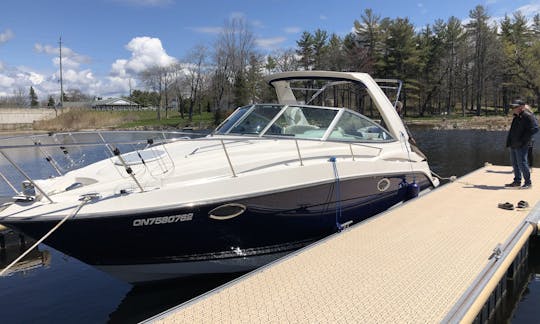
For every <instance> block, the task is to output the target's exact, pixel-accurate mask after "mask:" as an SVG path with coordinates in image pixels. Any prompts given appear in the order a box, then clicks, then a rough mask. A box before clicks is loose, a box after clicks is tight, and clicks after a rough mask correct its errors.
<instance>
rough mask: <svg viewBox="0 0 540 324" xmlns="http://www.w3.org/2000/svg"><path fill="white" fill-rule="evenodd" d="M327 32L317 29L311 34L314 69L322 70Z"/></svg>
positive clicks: (326, 48) (326, 49) (323, 67)
mask: <svg viewBox="0 0 540 324" xmlns="http://www.w3.org/2000/svg"><path fill="white" fill-rule="evenodd" d="M327 41H328V33H327V32H326V31H324V30H321V29H317V30H316V31H315V34H314V35H313V44H312V46H313V67H314V69H315V70H324V69H325V63H326V62H325V61H326V53H327V52H328V47H327V44H326V43H327Z"/></svg>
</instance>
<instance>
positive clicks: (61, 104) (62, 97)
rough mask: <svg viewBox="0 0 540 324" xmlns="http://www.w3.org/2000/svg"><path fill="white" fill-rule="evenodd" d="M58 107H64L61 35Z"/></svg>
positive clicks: (60, 43) (60, 42)
mask: <svg viewBox="0 0 540 324" xmlns="http://www.w3.org/2000/svg"><path fill="white" fill-rule="evenodd" d="M58 44H59V45H60V108H64V82H63V80H62V36H60V41H59V42H58Z"/></svg>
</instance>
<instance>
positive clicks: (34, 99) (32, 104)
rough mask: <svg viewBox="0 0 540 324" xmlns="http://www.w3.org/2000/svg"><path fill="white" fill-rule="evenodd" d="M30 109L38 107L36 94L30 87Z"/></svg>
mask: <svg viewBox="0 0 540 324" xmlns="http://www.w3.org/2000/svg"><path fill="white" fill-rule="evenodd" d="M29 98H30V107H37V106H38V105H39V101H38V96H37V95H36V92H35V91H34V87H32V86H30V93H29Z"/></svg>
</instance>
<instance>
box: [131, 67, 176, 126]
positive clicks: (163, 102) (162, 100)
mask: <svg viewBox="0 0 540 324" xmlns="http://www.w3.org/2000/svg"><path fill="white" fill-rule="evenodd" d="M172 70H173V69H172V68H171V66H166V67H162V66H157V65H155V66H153V67H150V68H148V69H146V70H144V71H142V72H141V73H140V75H139V78H140V79H141V80H142V81H143V83H144V84H146V86H147V87H149V88H151V89H152V90H153V91H155V92H157V93H158V94H159V104H158V107H157V119H158V120H161V109H162V107H163V106H165V118H167V117H168V111H169V110H168V95H167V90H168V88H169V86H170V85H171V82H172V80H173V74H172V73H171V71H172Z"/></svg>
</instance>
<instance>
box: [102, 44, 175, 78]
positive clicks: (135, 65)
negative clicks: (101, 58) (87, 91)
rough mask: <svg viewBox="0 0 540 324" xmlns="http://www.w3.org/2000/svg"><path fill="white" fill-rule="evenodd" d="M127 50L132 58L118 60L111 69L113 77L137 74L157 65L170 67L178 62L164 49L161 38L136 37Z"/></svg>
mask: <svg viewBox="0 0 540 324" xmlns="http://www.w3.org/2000/svg"><path fill="white" fill-rule="evenodd" d="M126 49H127V50H128V51H130V52H131V58H129V59H118V60H116V61H115V62H114V63H113V64H112V69H111V73H112V75H113V76H127V75H130V74H132V73H135V74H137V73H140V72H142V71H144V70H146V69H148V68H150V67H153V66H156V65H157V66H168V65H170V64H172V63H175V62H176V59H175V58H174V57H172V56H169V55H168V54H167V52H166V51H165V49H163V46H162V44H161V40H160V39H159V38H152V37H146V36H145V37H135V38H133V39H132V40H131V41H130V42H129V43H128V44H127V45H126Z"/></svg>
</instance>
